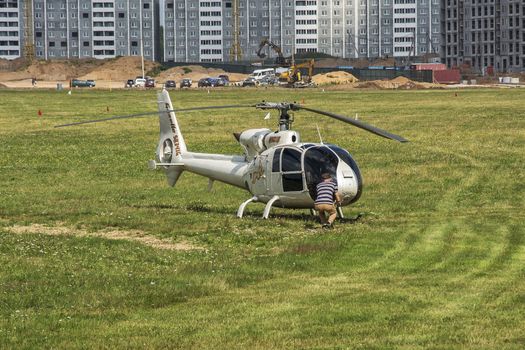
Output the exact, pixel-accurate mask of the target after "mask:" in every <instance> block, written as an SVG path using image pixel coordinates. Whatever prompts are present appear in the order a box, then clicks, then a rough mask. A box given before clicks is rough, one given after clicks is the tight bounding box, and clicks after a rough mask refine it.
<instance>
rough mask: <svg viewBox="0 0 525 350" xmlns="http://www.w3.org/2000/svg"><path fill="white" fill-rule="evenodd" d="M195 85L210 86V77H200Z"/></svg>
mask: <svg viewBox="0 0 525 350" xmlns="http://www.w3.org/2000/svg"><path fill="white" fill-rule="evenodd" d="M197 86H198V87H206V86H211V82H210V78H202V79H200V80H199V82H198V83H197Z"/></svg>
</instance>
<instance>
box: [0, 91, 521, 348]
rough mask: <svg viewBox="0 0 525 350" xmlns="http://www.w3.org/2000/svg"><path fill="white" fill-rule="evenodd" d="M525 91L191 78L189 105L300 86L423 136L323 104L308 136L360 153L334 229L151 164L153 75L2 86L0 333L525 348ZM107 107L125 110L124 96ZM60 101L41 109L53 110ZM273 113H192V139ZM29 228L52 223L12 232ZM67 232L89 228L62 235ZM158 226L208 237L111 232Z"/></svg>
mask: <svg viewBox="0 0 525 350" xmlns="http://www.w3.org/2000/svg"><path fill="white" fill-rule="evenodd" d="M523 94H524V93H523V92H522V91H521V90H520V89H512V90H499V89H493V90H492V89H485V90H461V91H458V90H453V91H449V90H444V91H365V90H360V91H334V92H332V91H324V92H323V91H322V90H318V89H311V90H309V89H308V90H300V91H298V90H280V89H264V90H263V89H247V90H238V89H224V90H220V89H213V90H211V91H210V93H209V94H208V92H207V91H206V90H200V91H199V90H197V91H179V90H177V91H173V92H172V93H171V95H172V99H173V101H174V104H175V105H176V107H178V108H185V107H193V106H204V105H211V104H217V105H221V104H237V103H253V102H257V101H260V100H263V99H264V100H267V101H283V100H284V101H298V102H302V101H303V100H304V102H305V103H306V105H307V106H310V107H312V108H319V109H326V110H330V111H332V112H335V113H340V114H346V115H349V116H350V117H354V116H355V113H357V114H358V118H359V119H360V120H363V121H365V122H370V123H372V124H374V125H376V126H378V127H380V128H384V129H387V130H389V131H391V132H394V133H396V134H400V135H402V136H404V137H406V138H408V139H409V140H410V141H411V142H410V143H409V144H399V143H396V142H390V141H387V140H384V139H381V138H377V137H375V136H373V135H369V134H367V133H365V132H364V131H361V130H357V129H354V128H351V127H347V126H345V125H344V124H340V123H338V122H336V121H331V120H329V119H325V118H318V117H316V116H315V115H313V114H311V113H296V115H295V120H296V121H295V124H294V126H295V127H296V129H297V130H299V131H300V132H301V135H302V138H303V140H305V141H315V140H317V139H318V135H317V128H316V124H318V125H319V128H320V130H321V133H322V136H323V139H324V140H325V142H330V143H335V144H338V145H340V146H342V147H345V148H347V149H349V151H350V152H351V153H352V155H353V156H354V157H355V158H356V160H357V162H358V164H359V165H360V168H361V170H362V173H363V176H364V181H365V188H364V192H363V197H362V198H361V200H360V201H359V202H358V203H356V204H355V205H353V206H352V207H347V208H345V214H346V215H347V216H348V217H356V216H357V214H359V213H361V214H362V216H361V217H360V218H359V219H358V220H357V221H354V220H350V219H348V220H339V221H338V222H337V225H336V229H335V230H334V231H329V232H326V231H321V230H319V229H318V224H317V223H316V222H315V221H314V220H312V219H311V218H310V217H309V215H308V212H307V211H304V210H299V211H290V210H284V209H278V208H276V209H275V210H274V211H272V215H271V219H270V220H261V219H260V216H261V214H262V210H263V206H262V205H260V204H253V205H251V206H249V207H248V209H247V215H246V216H245V218H243V219H242V220H238V219H236V218H235V211H236V210H237V208H238V205H239V204H240V203H241V202H242V201H244V200H246V199H247V198H248V196H249V194H248V193H246V192H243V191H241V190H238V189H234V188H231V187H228V186H226V185H223V184H220V183H217V184H215V185H214V189H213V191H212V192H211V193H209V192H207V190H206V188H207V183H208V182H207V179H204V178H200V177H198V176H195V175H192V174H188V173H184V174H183V175H182V177H181V179H180V182H179V183H178V185H177V187H176V188H174V189H171V188H168V187H167V186H166V180H165V177H164V175H163V174H162V173H161V172H150V171H148V170H147V168H146V161H147V160H148V159H151V158H153V157H154V152H155V148H156V142H157V137H158V135H157V133H158V125H157V121H156V118H155V117H152V118H140V119H136V120H129V121H125V122H110V123H106V124H94V125H89V126H85V127H78V128H65V129H53V126H54V125H56V124H61V123H67V122H71V121H76V120H88V119H95V118H100V117H106V116H110V115H114V114H116V115H121V114H130V113H139V112H144V111H148V110H155V109H156V108H157V106H156V100H155V99H156V96H155V92H154V91H116V90H114V91H111V92H110V91H93V90H90V91H82V90H75V91H73V94H72V95H71V96H69V95H67V94H65V93H59V92H55V91H42V90H39V91H12V90H2V91H0V135H1V137H0V149H1V150H2V154H1V156H0V198H2V200H1V201H0V227H1V228H0V265H1V266H2V267H3V268H2V269H0V347H2V348H40V347H48V348H67V349H71V348H87V347H89V348H179V349H188V348H198V349H202V348H214V349H232V348H234V349H245V348H250V349H282V348H328V349H334V348H352V349H371V348H372V349H385V348H396V349H428V348H434V349H465V348H467V349H493V348H501V349H520V350H521V349H523V347H524V346H525V337H524V336H523V329H525V315H524V312H525V311H524V310H525V305H524V304H525V299H524V298H523V295H525V282H524V281H525V278H524V277H525V276H524V275H525V268H524V266H525V265H524V259H525V243H524V237H523V236H524V229H523V225H522V222H523V219H524V218H525V216H524V214H523V212H524V211H523V209H524V204H525V200H524V198H525V187H524V185H523V184H524V183H525V182H524V181H523V180H524V178H523V177H524V176H525V175H523V174H524V171H523V170H525V169H524V166H523V162H522V161H521V159H522V158H523V157H522V153H523V152H522V150H523V147H524V146H525V135H524V134H523V132H522V131H523V129H524V127H525V118H523V117H524V114H523V113H524V112H523V111H525V98H524V97H525V96H524V95H523ZM107 107H109V109H110V111H109V112H108V111H107ZM38 109H42V111H43V112H44V114H43V116H42V117H41V118H39V117H38V116H37V114H36V112H37V111H38ZM265 114H266V113H265V112H261V111H250V110H242V111H231V113H230V112H229V111H220V112H218V113H212V112H195V113H191V114H190V113H180V114H179V119H180V120H179V121H180V124H181V129H182V131H183V133H184V136H185V138H186V140H187V143H188V146H189V148H190V150H192V151H201V152H217V153H229V154H235V153H240V152H241V150H240V147H239V146H238V144H236V142H235V140H234V139H233V137H232V135H231V133H232V132H238V131H242V130H244V129H248V128H258V127H268V128H270V129H274V128H275V123H276V115H275V114H273V115H272V119H271V120H270V121H267V120H264V119H263V118H264V115H265ZM14 225H19V226H24V227H25V226H27V227H33V228H34V227H40V226H38V225H46V227H47V228H46V229H42V233H43V234H36V232H35V231H31V232H33V233H26V234H13V233H12V227H13V226H14ZM53 228H55V229H56V228H62V229H66V230H67V229H68V228H70V229H71V232H79V235H78V236H69V235H68V236H60V235H59V236H54V235H49V234H48V231H49V230H53ZM116 230H118V231H119V232H122V234H123V235H126V234H131V233H132V232H136V231H137V232H140V234H141V235H145V237H152V238H154V239H158V240H161V241H168V242H174V243H177V242H186V243H187V244H190V245H193V246H195V247H201V248H202V249H196V250H189V251H186V250H168V249H157V248H155V247H153V246H148V245H146V244H143V243H141V242H140V241H136V242H135V241H132V240H131V241H123V240H114V239H111V235H110V234H109V233H108V236H107V238H108V239H105V238H104V237H103V236H101V235H103V233H104V232H112V231H116Z"/></svg>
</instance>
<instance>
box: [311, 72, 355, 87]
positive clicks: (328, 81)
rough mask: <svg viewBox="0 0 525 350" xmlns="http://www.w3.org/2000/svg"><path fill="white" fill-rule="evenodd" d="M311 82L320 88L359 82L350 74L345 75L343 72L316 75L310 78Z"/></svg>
mask: <svg viewBox="0 0 525 350" xmlns="http://www.w3.org/2000/svg"><path fill="white" fill-rule="evenodd" d="M312 81H313V82H314V83H315V84H316V85H319V86H322V85H337V84H350V83H356V82H358V81H359V80H358V79H357V78H356V77H354V76H353V75H352V74H350V73H347V72H344V71H337V72H330V73H325V74H316V75H314V76H313V77H312Z"/></svg>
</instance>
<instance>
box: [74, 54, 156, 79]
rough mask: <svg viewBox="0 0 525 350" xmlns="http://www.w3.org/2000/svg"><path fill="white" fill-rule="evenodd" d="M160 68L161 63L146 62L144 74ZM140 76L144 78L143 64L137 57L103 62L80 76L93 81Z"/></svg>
mask: <svg viewBox="0 0 525 350" xmlns="http://www.w3.org/2000/svg"><path fill="white" fill-rule="evenodd" d="M158 67H160V64H159V63H156V62H152V61H147V60H144V73H145V74H146V73H147V72H150V71H152V70H155V69H156V68H158ZM138 76H142V63H141V58H140V57H136V56H128V57H119V58H115V59H110V60H104V61H102V64H101V65H100V66H98V67H95V68H94V69H92V70H91V71H89V72H86V73H85V74H84V75H82V76H80V77H79V78H80V79H93V80H108V81H111V80H122V81H125V80H127V79H135V78H136V77H138Z"/></svg>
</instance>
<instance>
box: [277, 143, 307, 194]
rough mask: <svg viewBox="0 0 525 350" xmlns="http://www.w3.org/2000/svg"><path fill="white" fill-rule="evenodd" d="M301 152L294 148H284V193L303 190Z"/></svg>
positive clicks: (282, 158) (282, 172) (282, 163)
mask: <svg viewBox="0 0 525 350" xmlns="http://www.w3.org/2000/svg"><path fill="white" fill-rule="evenodd" d="M301 154H302V153H301V152H300V151H298V150H296V149H294V148H284V149H283V152H282V155H281V174H282V183H283V192H295V191H302V190H303V188H304V187H303V171H302V168H301Z"/></svg>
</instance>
